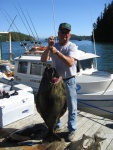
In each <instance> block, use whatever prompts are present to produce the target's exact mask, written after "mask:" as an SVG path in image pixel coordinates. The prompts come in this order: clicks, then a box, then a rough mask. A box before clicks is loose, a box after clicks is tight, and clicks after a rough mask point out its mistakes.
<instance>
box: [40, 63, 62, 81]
mask: <svg viewBox="0 0 113 150" xmlns="http://www.w3.org/2000/svg"><path fill="white" fill-rule="evenodd" d="M43 77H44V78H46V80H47V81H48V82H49V83H54V84H56V83H59V82H60V81H61V80H62V77H61V76H59V75H58V73H57V71H56V69H55V68H54V67H52V66H47V67H46V68H45V71H44V74H43Z"/></svg>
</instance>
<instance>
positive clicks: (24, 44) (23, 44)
mask: <svg viewBox="0 0 113 150" xmlns="http://www.w3.org/2000/svg"><path fill="white" fill-rule="evenodd" d="M14 7H15V9H16V10H17V12H18V15H19V17H20V19H21V21H22V23H23V25H24V26H25V28H26V30H27V33H28V35H29V37H30V38H31V40H33V38H32V37H31V36H30V33H29V30H28V28H27V26H26V24H25V22H24V20H23V18H22V17H21V15H20V13H19V11H18V9H17V7H16V6H15V5H14ZM20 45H21V46H27V47H28V48H29V45H28V44H27V42H26V41H25V40H24V42H23V43H22V42H21V43H20ZM24 48H25V49H27V48H26V47H24Z"/></svg>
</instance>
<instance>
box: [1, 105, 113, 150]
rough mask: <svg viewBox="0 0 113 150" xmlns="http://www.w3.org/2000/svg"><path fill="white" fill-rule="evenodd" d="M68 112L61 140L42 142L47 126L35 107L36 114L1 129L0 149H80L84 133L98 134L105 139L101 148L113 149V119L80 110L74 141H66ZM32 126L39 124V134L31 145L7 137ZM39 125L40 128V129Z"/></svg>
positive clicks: (63, 121) (63, 120) (90, 135)
mask: <svg viewBox="0 0 113 150" xmlns="http://www.w3.org/2000/svg"><path fill="white" fill-rule="evenodd" d="M67 113H68V112H67V111H66V113H65V114H64V115H63V116H62V117H61V121H62V130H61V131H58V132H57V134H58V136H60V137H61V139H62V141H61V142H59V141H56V142H51V143H44V142H42V137H43V136H44V134H46V126H45V125H44V121H43V119H42V118H41V116H40V114H39V113H38V112H37V111H36V108H35V110H34V114H32V115H30V116H28V117H26V118H24V119H21V120H18V121H16V122H13V123H11V124H9V125H6V126H4V127H3V128H1V129H0V150H80V148H77V146H76V144H77V142H78V141H80V140H81V139H82V137H83V134H85V135H87V136H89V137H93V136H94V135H95V134H98V135H99V137H101V138H103V139H104V140H103V141H101V142H100V145H101V150H113V120H110V119H107V118H103V117H99V116H95V115H93V114H89V113H86V112H82V111H78V117H77V130H76V134H75V138H74V141H73V142H72V143H70V142H66V141H65V136H66V131H67ZM30 126H37V136H36V135H35V136H34V137H32V138H31V139H30V140H28V141H27V142H31V143H32V144H31V145H28V144H26V143H24V144H22V145H21V144H19V143H18V142H17V141H16V142H12V141H9V140H7V137H8V136H9V135H10V134H11V133H13V132H14V131H17V130H18V129H23V128H27V127H30ZM38 127H39V128H40V130H38ZM41 129H43V130H41ZM34 132H36V131H34ZM38 133H39V134H38ZM89 140H90V139H89ZM78 147H79V146H78ZM81 150H82V148H81ZM90 150H91V149H90ZM93 150H94V149H93ZM95 150H96V149H95Z"/></svg>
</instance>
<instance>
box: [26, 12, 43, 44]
mask: <svg viewBox="0 0 113 150" xmlns="http://www.w3.org/2000/svg"><path fill="white" fill-rule="evenodd" d="M27 14H28V17H29V19H30V21H31V24H32V26H33V29H34V31H35V34H36V36H37V39H38V44H41V42H40V40H39V36H38V34H37V32H36V29H35V27H34V25H33V22H32V20H31V17H30V15H29V13H28V11H27Z"/></svg>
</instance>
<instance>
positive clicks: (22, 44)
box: [1, 9, 27, 49]
mask: <svg viewBox="0 0 113 150" xmlns="http://www.w3.org/2000/svg"><path fill="white" fill-rule="evenodd" d="M3 11H4V12H5V14H6V15H7V16H8V17H9V18H10V20H11V21H12V22H13V24H14V26H15V28H16V29H17V31H18V32H19V33H20V31H19V29H18V28H17V26H16V25H15V23H14V21H13V20H12V19H11V17H10V15H9V14H8V13H7V11H6V10H5V9H2V10H1V12H2V14H3V15H4V17H5V18H6V20H7V22H8V23H9V24H10V21H9V20H8V18H7V16H6V15H5V14H4V12H3ZM10 26H11V28H12V29H13V32H15V30H14V28H13V27H12V25H10ZM15 34H16V36H17V37H18V39H19V40H20V45H21V46H23V47H24V49H26V47H25V46H26V45H27V43H26V42H25V41H24V43H23V42H22V41H23V40H22V39H21V38H20V37H19V35H18V34H17V32H15Z"/></svg>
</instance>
